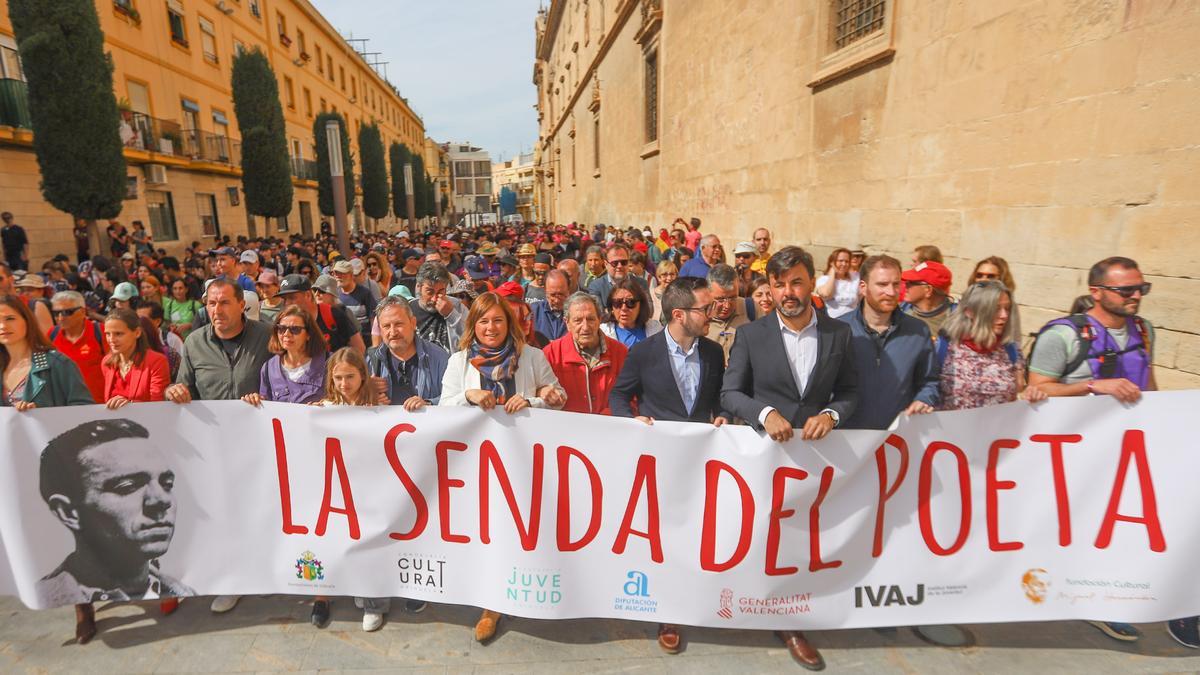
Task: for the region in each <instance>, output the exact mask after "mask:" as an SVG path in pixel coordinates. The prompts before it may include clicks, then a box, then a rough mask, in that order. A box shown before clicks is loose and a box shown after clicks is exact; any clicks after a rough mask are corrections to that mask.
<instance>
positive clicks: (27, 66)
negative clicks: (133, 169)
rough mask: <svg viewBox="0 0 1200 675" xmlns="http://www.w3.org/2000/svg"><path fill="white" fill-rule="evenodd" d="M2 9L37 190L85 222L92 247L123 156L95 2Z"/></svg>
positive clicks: (116, 204)
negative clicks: (19, 77)
mask: <svg viewBox="0 0 1200 675" xmlns="http://www.w3.org/2000/svg"><path fill="white" fill-rule="evenodd" d="M8 15H9V18H10V19H11V20H12V25H13V32H14V33H15V34H16V40H17V48H18V51H19V53H20V55H21V62H22V66H23V68H24V70H25V76H26V78H27V80H28V91H29V114H30V118H31V121H32V124H33V152H34V155H35V156H36V158H37V163H38V169H39V170H40V171H41V174H42V183H41V189H42V196H43V197H45V199H46V201H47V202H49V203H50V204H51V205H52V206H54V208H56V209H58V210H60V211H64V212H66V213H69V214H71V215H72V216H75V217H76V218H83V219H84V220H86V221H88V230H89V232H90V234H91V239H92V250H93V252H97V250H98V245H99V243H100V238H99V233H98V232H97V231H96V224H95V220H96V219H97V218H116V217H117V216H118V215H119V214H120V213H121V206H122V204H121V200H122V199H123V198H124V196H125V156H124V155H123V154H122V143H121V137H120V133H119V131H118V120H119V118H118V113H117V99H116V97H115V96H113V78H112V73H113V66H112V59H111V58H109V56H108V55H106V54H105V53H104V34H103V33H102V32H101V31H100V19H99V17H98V15H97V14H96V3H95V2H94V0H55V1H54V2H46V0H10V1H9V3H8Z"/></svg>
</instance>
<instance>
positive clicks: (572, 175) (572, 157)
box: [571, 129, 575, 185]
mask: <svg viewBox="0 0 1200 675" xmlns="http://www.w3.org/2000/svg"><path fill="white" fill-rule="evenodd" d="M574 184H575V130H574V129H572V130H571V185H574Z"/></svg>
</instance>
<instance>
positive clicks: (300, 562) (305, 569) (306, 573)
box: [296, 551, 325, 581]
mask: <svg viewBox="0 0 1200 675" xmlns="http://www.w3.org/2000/svg"><path fill="white" fill-rule="evenodd" d="M296 578H297V579H303V580H304V581H324V580H325V566H324V565H322V564H321V561H320V560H317V556H315V555H313V552H312V551H305V552H304V553H301V554H300V557H299V558H297V559H296Z"/></svg>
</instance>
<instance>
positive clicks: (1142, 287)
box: [1092, 281, 1152, 298]
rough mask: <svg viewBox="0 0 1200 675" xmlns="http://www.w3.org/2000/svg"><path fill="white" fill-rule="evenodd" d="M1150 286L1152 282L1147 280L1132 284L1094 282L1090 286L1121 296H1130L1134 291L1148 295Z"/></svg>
mask: <svg viewBox="0 0 1200 675" xmlns="http://www.w3.org/2000/svg"><path fill="white" fill-rule="evenodd" d="M1151 286H1152V284H1151V283H1150V282H1148V281H1147V282H1146V283H1142V284H1135V285H1133V286H1104V285H1102V284H1096V285H1095V286H1093V287H1092V288H1103V289H1104V290H1106V291H1112V292H1113V293H1116V294H1117V295H1119V296H1121V297H1122V298H1132V297H1133V295H1134V293H1141V294H1142V295H1150V287H1151Z"/></svg>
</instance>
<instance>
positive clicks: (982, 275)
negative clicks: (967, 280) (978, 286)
mask: <svg viewBox="0 0 1200 675" xmlns="http://www.w3.org/2000/svg"><path fill="white" fill-rule="evenodd" d="M999 278H1000V275H999V274H989V273H987V272H979V273H977V274H976V275H975V280H976V281H979V280H980V279H990V280H996V279H999Z"/></svg>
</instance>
